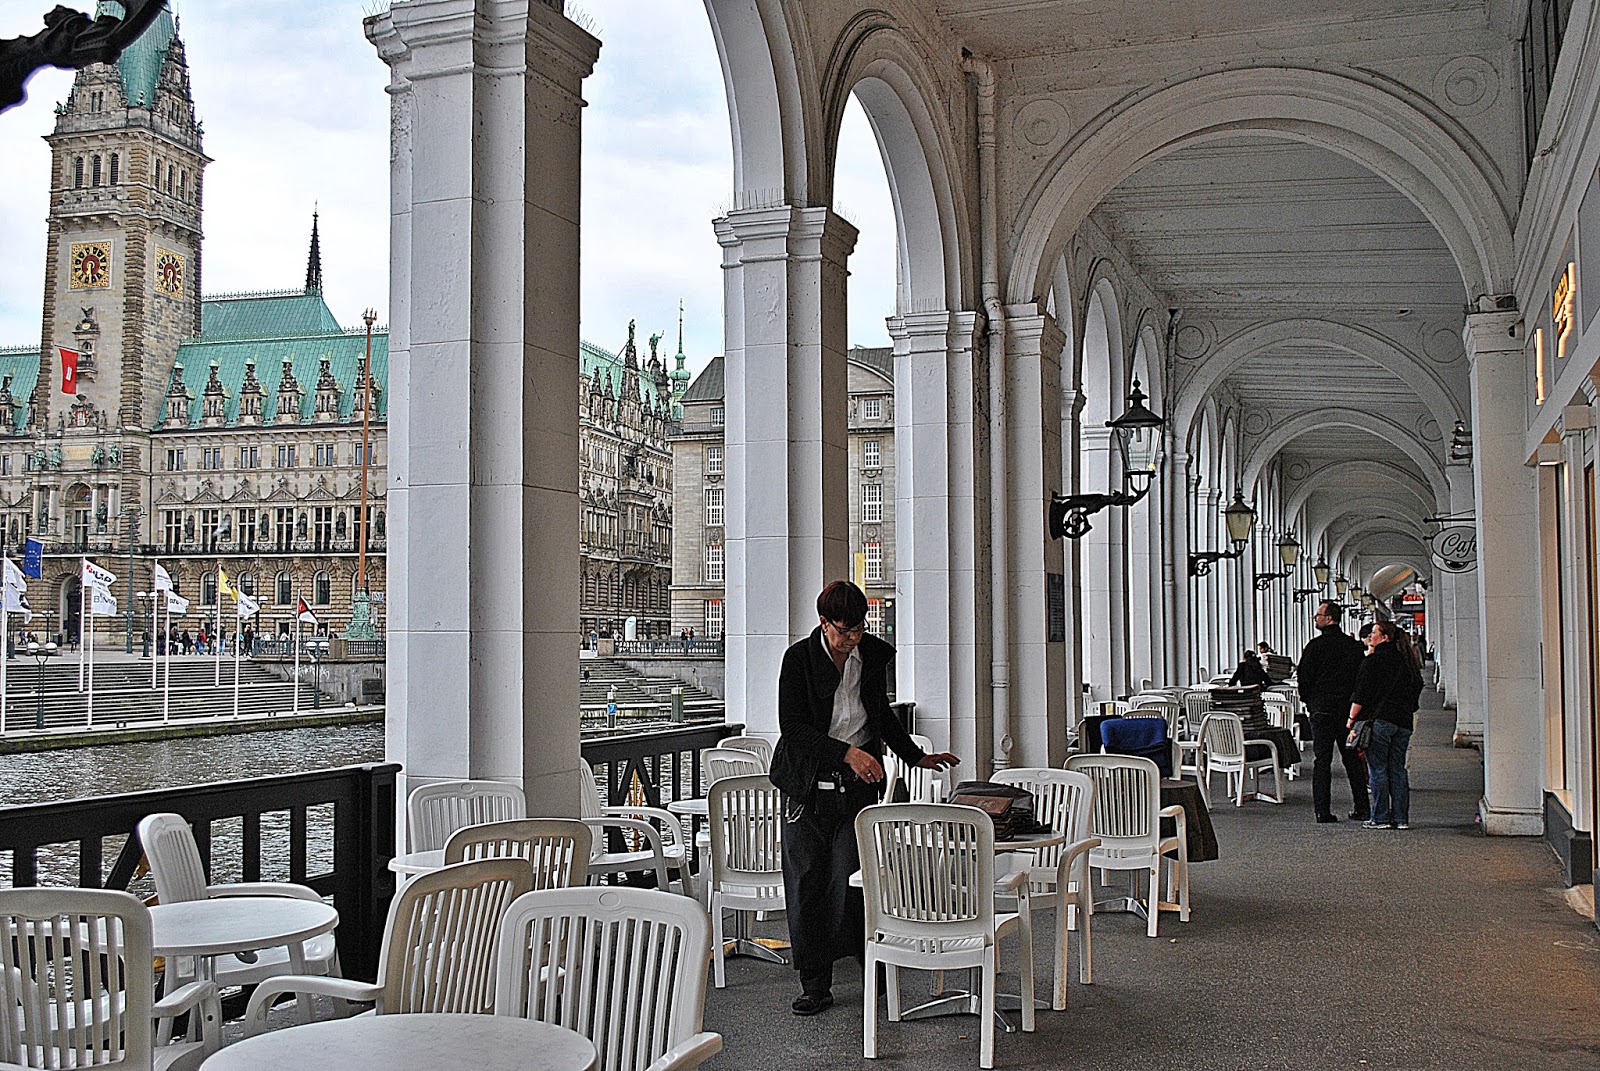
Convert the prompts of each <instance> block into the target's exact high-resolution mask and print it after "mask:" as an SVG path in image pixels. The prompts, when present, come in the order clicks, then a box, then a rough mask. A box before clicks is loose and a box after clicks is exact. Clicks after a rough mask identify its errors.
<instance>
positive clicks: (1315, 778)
mask: <svg viewBox="0 0 1600 1071" xmlns="http://www.w3.org/2000/svg"><path fill="white" fill-rule="evenodd" d="M1345 718H1346V715H1344V714H1319V713H1317V712H1316V711H1312V712H1311V747H1312V759H1311V805H1312V808H1313V809H1314V810H1315V811H1316V812H1317V814H1319V815H1321V814H1332V813H1333V811H1332V809H1331V808H1332V806H1333V749H1334V748H1338V749H1339V759H1340V761H1342V762H1343V763H1344V773H1345V776H1346V777H1347V778H1349V779H1350V799H1351V801H1352V804H1353V808H1354V810H1355V812H1356V813H1357V814H1363V815H1364V814H1371V813H1372V805H1371V803H1370V802H1369V800H1368V797H1367V762H1366V760H1365V759H1363V758H1362V757H1361V752H1359V751H1354V750H1352V749H1350V748H1347V747H1345V746H1344V741H1345V736H1346V731H1345V725H1344V723H1345Z"/></svg>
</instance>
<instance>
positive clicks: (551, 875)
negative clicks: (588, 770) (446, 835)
mask: <svg viewBox="0 0 1600 1071" xmlns="http://www.w3.org/2000/svg"><path fill="white" fill-rule="evenodd" d="M593 849H594V832H593V831H592V830H591V829H590V828H589V827H588V826H587V825H585V824H584V823H582V822H580V821H578V820H577V819H575V818H513V819H510V820H509V821H505V822H485V823H484V824H482V825H476V826H467V827H466V828H465V829H458V830H456V831H455V832H454V833H452V834H450V839H449V840H448V841H446V842H445V846H444V861H445V864H446V865H450V864H454V863H469V862H473V861H475V860H478V859H526V860H527V861H528V865H529V866H530V867H532V868H533V884H532V886H531V888H533V889H561V888H566V887H568V886H571V885H583V884H585V883H586V882H588V880H589V856H590V855H591V854H592V852H593Z"/></svg>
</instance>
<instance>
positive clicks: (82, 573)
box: [62, 558, 89, 692]
mask: <svg viewBox="0 0 1600 1071" xmlns="http://www.w3.org/2000/svg"><path fill="white" fill-rule="evenodd" d="M88 575H89V559H88V558H81V559H79V562H78V691H80V692H81V691H83V658H84V649H83V617H84V614H83V593H84V592H86V591H88V590H89V585H88V583H87V582H86V581H85V580H84V578H85V577H87V576H88ZM62 623H63V624H65V622H62Z"/></svg>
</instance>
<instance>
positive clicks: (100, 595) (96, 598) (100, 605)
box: [89, 584, 117, 617]
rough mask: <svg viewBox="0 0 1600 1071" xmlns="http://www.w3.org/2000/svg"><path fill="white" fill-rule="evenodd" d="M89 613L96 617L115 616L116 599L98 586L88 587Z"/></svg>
mask: <svg viewBox="0 0 1600 1071" xmlns="http://www.w3.org/2000/svg"><path fill="white" fill-rule="evenodd" d="M89 592H90V595H91V598H90V607H91V608H90V611H89V612H90V613H92V614H95V615H96V616H98V617H116V616H117V597H116V596H115V595H113V594H111V592H109V591H107V590H106V589H105V588H103V587H101V586H100V585H98V584H91V585H90V586H89Z"/></svg>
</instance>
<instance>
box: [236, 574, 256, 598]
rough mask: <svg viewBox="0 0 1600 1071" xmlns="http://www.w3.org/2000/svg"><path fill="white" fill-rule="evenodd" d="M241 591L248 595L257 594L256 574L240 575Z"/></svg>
mask: <svg viewBox="0 0 1600 1071" xmlns="http://www.w3.org/2000/svg"><path fill="white" fill-rule="evenodd" d="M239 590H240V591H242V592H244V593H245V594H246V595H254V594H255V593H256V574H254V573H240V574H239Z"/></svg>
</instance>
